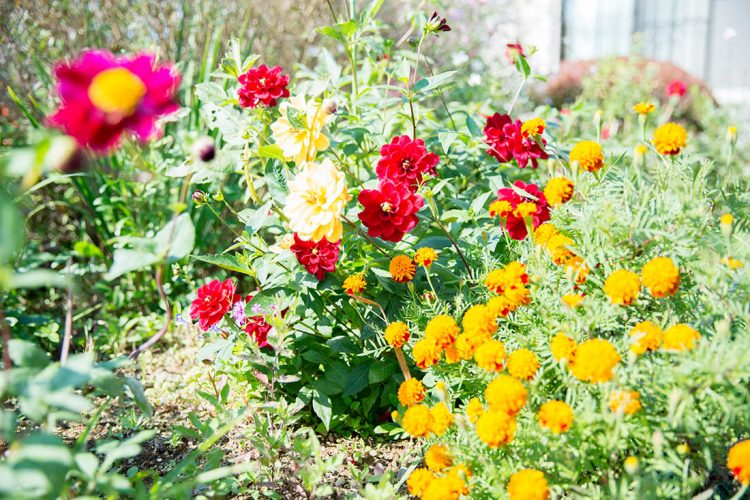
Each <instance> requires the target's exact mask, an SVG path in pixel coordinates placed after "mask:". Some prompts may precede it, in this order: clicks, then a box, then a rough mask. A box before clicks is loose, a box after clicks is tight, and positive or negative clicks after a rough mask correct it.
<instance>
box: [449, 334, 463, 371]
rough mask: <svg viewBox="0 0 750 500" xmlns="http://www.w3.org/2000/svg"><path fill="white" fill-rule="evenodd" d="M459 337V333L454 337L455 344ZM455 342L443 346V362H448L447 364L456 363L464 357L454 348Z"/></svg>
mask: <svg viewBox="0 0 750 500" xmlns="http://www.w3.org/2000/svg"><path fill="white" fill-rule="evenodd" d="M459 337H461V335H459V336H458V337H456V344H457V343H458V338H459ZM456 344H452V345H449V346H448V347H446V348H445V362H446V363H448V364H449V365H452V364H454V363H458V362H459V361H461V360H462V359H464V358H463V356H462V355H461V353H460V352H459V350H458V349H456ZM467 359H468V358H467Z"/></svg>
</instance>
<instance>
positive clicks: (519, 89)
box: [508, 77, 526, 114]
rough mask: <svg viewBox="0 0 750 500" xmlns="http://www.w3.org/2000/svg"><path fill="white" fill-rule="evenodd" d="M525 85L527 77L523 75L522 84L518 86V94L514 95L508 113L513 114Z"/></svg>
mask: <svg viewBox="0 0 750 500" xmlns="http://www.w3.org/2000/svg"><path fill="white" fill-rule="evenodd" d="M524 85H526V77H523V79H522V80H521V84H520V85H519V86H518V89H516V94H515V95H514V96H513V100H512V101H510V106H508V114H511V113H512V112H513V108H514V107H515V106H516V102H517V101H518V98H519V97H520V96H521V90H522V89H523V86H524Z"/></svg>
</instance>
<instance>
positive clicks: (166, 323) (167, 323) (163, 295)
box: [129, 266, 172, 359]
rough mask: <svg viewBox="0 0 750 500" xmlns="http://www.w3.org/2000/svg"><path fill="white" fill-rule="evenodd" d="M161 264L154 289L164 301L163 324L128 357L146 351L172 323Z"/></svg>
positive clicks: (131, 357)
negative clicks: (162, 280) (163, 284)
mask: <svg viewBox="0 0 750 500" xmlns="http://www.w3.org/2000/svg"><path fill="white" fill-rule="evenodd" d="M162 270H163V268H162V266H158V267H157V268H156V289H157V290H158V291H159V297H161V300H162V302H164V306H165V308H166V312H165V313H164V326H162V327H161V330H159V331H158V332H157V333H156V334H155V335H153V336H152V337H151V338H150V339H148V340H147V341H146V342H144V343H143V344H141V346H140V347H138V349H136V350H135V351H133V352H131V353H130V356H129V357H130V359H137V358H138V356H140V355H141V354H143V353H144V352H146V351H147V350H148V349H150V348H151V346H153V345H154V344H156V343H157V342H159V339H161V338H162V337H163V336H164V334H165V333H167V330H169V327H170V325H171V324H172V306H170V305H169V299H168V298H167V294H166V293H164V287H163V286H162V282H161V279H162Z"/></svg>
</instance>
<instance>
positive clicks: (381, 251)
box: [341, 215, 391, 259]
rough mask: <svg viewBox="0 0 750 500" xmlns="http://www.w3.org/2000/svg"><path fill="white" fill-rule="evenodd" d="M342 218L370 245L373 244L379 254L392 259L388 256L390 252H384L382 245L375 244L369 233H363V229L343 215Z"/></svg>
mask: <svg viewBox="0 0 750 500" xmlns="http://www.w3.org/2000/svg"><path fill="white" fill-rule="evenodd" d="M341 218H342V219H344V222H346V223H347V224H349V225H350V226H352V228H354V229H356V230H357V232H359V234H361V235H362V236H364V237H365V239H366V240H367V241H369V242H370V243H372V244H373V245H374V246H375V249H376V250H377V251H378V252H380V253H382V254H383V255H384V256H385V257H387V258H389V259H390V258H391V256H390V255H389V254H388V252H386V251H385V250H383V248H381V247H380V245H378V244H377V243H375V241H374V240H373V239H372V238H370V237H369V236H368V235H367V233H365V232H364V231H362V229H361V228H360V227H359V226H357V225H356V224H354V223H353V222H352V221H350V220H349V219H347V218H346V217H345V216H343V215H342V216H341Z"/></svg>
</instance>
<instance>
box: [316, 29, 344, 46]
mask: <svg viewBox="0 0 750 500" xmlns="http://www.w3.org/2000/svg"><path fill="white" fill-rule="evenodd" d="M316 31H317V32H318V33H320V34H321V35H323V36H327V37H329V38H333V39H335V40H339V41H340V42H346V37H345V36H344V34H343V33H342V32H341V30H339V29H338V28H336V27H334V26H321V27H320V28H318V29H317V30H316Z"/></svg>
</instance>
